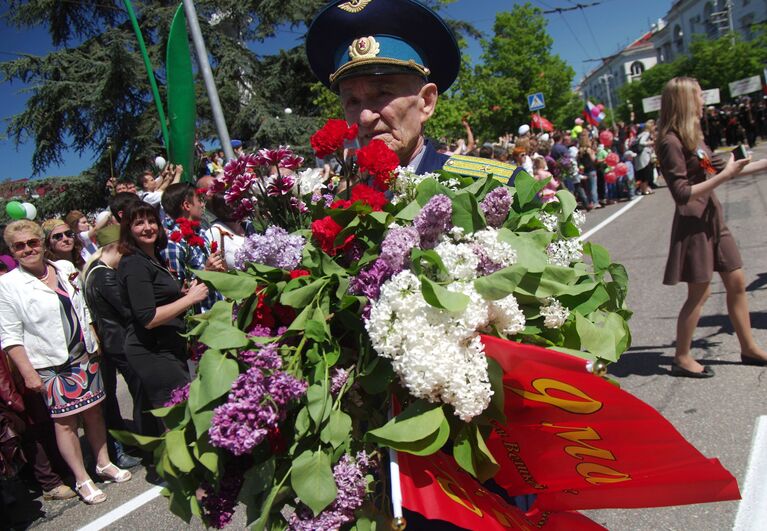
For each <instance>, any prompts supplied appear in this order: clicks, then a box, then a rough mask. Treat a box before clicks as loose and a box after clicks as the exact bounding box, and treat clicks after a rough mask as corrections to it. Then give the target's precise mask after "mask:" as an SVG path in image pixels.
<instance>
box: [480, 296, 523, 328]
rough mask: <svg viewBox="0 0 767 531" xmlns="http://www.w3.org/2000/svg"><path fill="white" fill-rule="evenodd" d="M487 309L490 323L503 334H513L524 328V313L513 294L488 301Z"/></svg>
mask: <svg viewBox="0 0 767 531" xmlns="http://www.w3.org/2000/svg"><path fill="white" fill-rule="evenodd" d="M488 311H489V313H490V323H491V324H493V325H495V327H496V329H497V330H498V331H499V332H500V333H501V334H503V335H505V336H513V335H515V334H518V333H520V332H522V331H523V330H524V329H525V314H524V313H523V312H522V310H521V309H520V307H519V303H518V302H517V299H516V298H515V297H514V295H507V296H506V297H504V298H502V299H500V300H497V301H492V302H490V304H489V308H488Z"/></svg>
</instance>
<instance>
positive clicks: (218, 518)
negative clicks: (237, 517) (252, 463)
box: [200, 462, 246, 529]
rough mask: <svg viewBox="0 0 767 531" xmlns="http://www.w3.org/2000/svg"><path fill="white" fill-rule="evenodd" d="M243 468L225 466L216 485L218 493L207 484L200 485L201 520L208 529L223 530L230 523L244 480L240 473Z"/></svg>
mask: <svg viewBox="0 0 767 531" xmlns="http://www.w3.org/2000/svg"><path fill="white" fill-rule="evenodd" d="M245 468H246V467H242V466H239V464H238V463H236V462H233V463H229V464H227V466H226V468H225V469H224V474H223V476H222V477H221V481H220V482H219V485H218V492H216V491H215V489H214V488H213V486H212V485H210V484H209V483H207V482H205V483H203V484H202V485H201V486H202V489H203V492H204V494H203V496H202V499H201V500H200V505H201V506H202V518H203V520H204V521H205V523H206V524H207V525H209V526H210V527H212V528H214V529H223V528H224V527H226V526H227V525H229V523H230V522H231V521H232V517H233V516H234V510H235V508H236V507H237V497H238V496H239V495H240V489H242V484H243V482H244V480H245V478H244V476H243V473H242V470H244V469H245Z"/></svg>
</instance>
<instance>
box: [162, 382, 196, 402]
mask: <svg viewBox="0 0 767 531" xmlns="http://www.w3.org/2000/svg"><path fill="white" fill-rule="evenodd" d="M189 386H190V384H186V385H182V386H181V387H176V388H175V389H174V390H173V391H171V392H170V398H169V399H168V401H167V402H165V405H164V406H163V407H173V406H177V405H179V404H181V403H182V402H186V401H187V400H189Z"/></svg>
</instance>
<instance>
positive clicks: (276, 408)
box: [208, 349, 307, 455]
mask: <svg viewBox="0 0 767 531" xmlns="http://www.w3.org/2000/svg"><path fill="white" fill-rule="evenodd" d="M263 354H264V353H263V349H262V351H261V352H260V353H259V356H257V360H256V365H254V366H253V367H251V368H250V369H248V370H247V372H245V373H244V374H241V375H240V376H239V377H238V378H237V379H236V380H235V382H234V384H233V385H232V390H231V392H230V393H229V397H228V398H227V402H226V403H225V404H223V405H221V406H219V407H217V408H216V409H215V410H214V411H213V419H212V420H211V423H210V429H209V430H208V435H209V437H210V443H211V444H212V445H213V446H216V447H218V448H224V449H226V450H229V451H230V452H231V453H233V454H234V455H244V454H247V453H249V452H251V451H253V449H254V448H255V447H256V446H258V445H259V444H261V442H262V441H263V440H264V439H265V438H266V437H267V436H268V435H269V434H274V433H277V432H278V431H279V426H278V425H279V423H280V422H281V421H282V420H284V419H285V415H286V414H287V406H288V404H289V403H290V402H291V401H293V400H297V399H298V398H300V397H301V396H303V394H304V393H306V388H307V384H306V382H303V381H300V380H297V379H296V378H294V377H293V376H291V375H290V374H288V373H286V372H283V371H281V370H279V367H281V366H282V360H281V359H279V356H278V357H277V359H276V360H275V359H274V358H270V357H268V356H265V355H263ZM259 364H262V365H264V366H265V367H264V368H263V369H262V368H261V367H259V366H257V365H259ZM275 364H276V365H277V367H273V368H272V367H269V366H272V365H275Z"/></svg>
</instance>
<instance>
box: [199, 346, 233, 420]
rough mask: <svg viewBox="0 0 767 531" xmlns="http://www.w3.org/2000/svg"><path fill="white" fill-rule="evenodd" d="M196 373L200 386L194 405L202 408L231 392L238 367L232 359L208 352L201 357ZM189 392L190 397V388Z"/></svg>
mask: <svg viewBox="0 0 767 531" xmlns="http://www.w3.org/2000/svg"><path fill="white" fill-rule="evenodd" d="M197 372H198V375H199V381H200V384H199V396H198V397H197V398H198V400H197V401H196V405H197V406H198V407H200V406H202V407H204V406H207V405H208V404H210V403H211V402H213V401H214V400H216V399H218V398H221V397H222V396H224V395H225V394H227V393H228V392H229V391H231V389H232V384H233V383H234V381H235V380H236V379H237V377H238V376H239V375H240V366H239V365H238V363H237V362H236V361H235V360H233V359H232V358H229V357H227V356H225V355H223V354H221V353H220V352H218V351H216V350H208V351H206V352H205V354H203V355H202V359H200V366H199V367H198V371H197ZM195 390H196V389H195ZM189 392H190V395H191V393H192V389H191V387H190V390H189ZM198 411H199V410H198Z"/></svg>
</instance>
